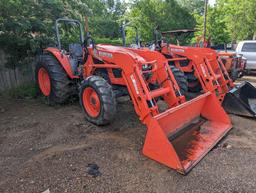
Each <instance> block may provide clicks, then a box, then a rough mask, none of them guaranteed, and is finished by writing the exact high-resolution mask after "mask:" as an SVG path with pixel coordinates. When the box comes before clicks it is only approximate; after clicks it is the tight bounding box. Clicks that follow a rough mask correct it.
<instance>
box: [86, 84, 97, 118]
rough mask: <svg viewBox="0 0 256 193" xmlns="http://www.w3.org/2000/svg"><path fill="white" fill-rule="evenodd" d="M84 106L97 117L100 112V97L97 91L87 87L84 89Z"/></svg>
mask: <svg viewBox="0 0 256 193" xmlns="http://www.w3.org/2000/svg"><path fill="white" fill-rule="evenodd" d="M83 106H84V109H85V110H86V112H87V113H88V115H89V116H91V117H94V118H95V117H97V116H99V114H100V99H99V96H98V94H97V93H96V91H95V90H94V89H93V88H91V87H87V88H85V89H84V91H83Z"/></svg>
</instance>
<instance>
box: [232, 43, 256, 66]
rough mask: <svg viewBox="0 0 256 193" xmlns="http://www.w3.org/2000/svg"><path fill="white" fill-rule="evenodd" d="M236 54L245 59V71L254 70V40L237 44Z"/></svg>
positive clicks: (255, 59)
mask: <svg viewBox="0 0 256 193" xmlns="http://www.w3.org/2000/svg"><path fill="white" fill-rule="evenodd" d="M236 53H237V54H242V55H243V56H244V57H245V58H246V59H247V65H246V70H247V71H250V70H256V40H248V41H242V42H239V43H238V45H237V48H236Z"/></svg>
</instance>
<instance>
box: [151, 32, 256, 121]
mask: <svg viewBox="0 0 256 193" xmlns="http://www.w3.org/2000/svg"><path fill="white" fill-rule="evenodd" d="M190 31H191V30H190ZM183 32H184V30H175V31H167V32H161V35H162V36H170V37H171V38H172V37H173V36H175V34H177V33H183ZM157 33H158V31H157V29H156V30H155V44H156V45H157V46H156V47H157V50H158V51H159V52H161V53H162V54H163V55H164V56H165V57H166V58H167V60H168V62H169V65H170V66H175V67H177V68H178V69H180V70H181V71H182V72H184V73H185V75H186V78H187V81H188V91H189V93H188V94H189V95H190V96H197V95H198V94H200V93H202V92H208V91H211V92H213V93H215V94H216V96H217V98H218V99H219V101H220V103H222V105H223V107H224V108H225V110H226V111H227V112H228V113H233V114H237V115H242V116H248V117H256V88H255V87H254V86H252V85H251V84H250V83H249V82H244V83H242V84H240V85H239V86H237V87H236V86H235V85H234V83H233V81H232V79H231V78H230V76H229V73H228V71H227V69H226V67H225V65H224V64H223V61H222V59H221V58H220V56H219V55H218V54H217V52H216V51H215V50H212V49H210V48H200V47H188V46H180V45H173V44H168V43H165V42H164V41H158V40H157Z"/></svg>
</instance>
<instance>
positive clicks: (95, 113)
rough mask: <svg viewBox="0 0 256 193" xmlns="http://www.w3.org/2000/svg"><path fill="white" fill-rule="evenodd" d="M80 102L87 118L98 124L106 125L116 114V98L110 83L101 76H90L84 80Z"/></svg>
mask: <svg viewBox="0 0 256 193" xmlns="http://www.w3.org/2000/svg"><path fill="white" fill-rule="evenodd" d="M79 97H80V104H81V106H82V108H83V111H84V113H85V118H86V119H87V120H88V121H89V122H91V123H94V124H96V125H106V124H109V123H111V121H113V119H114V117H115V114H116V99H115V95H114V92H113V90H112V87H111V86H110V85H109V83H108V82H107V81H106V80H105V79H103V78H101V77H99V76H90V77H88V78H87V79H85V80H84V81H83V82H82V85H81V88H80V93H79Z"/></svg>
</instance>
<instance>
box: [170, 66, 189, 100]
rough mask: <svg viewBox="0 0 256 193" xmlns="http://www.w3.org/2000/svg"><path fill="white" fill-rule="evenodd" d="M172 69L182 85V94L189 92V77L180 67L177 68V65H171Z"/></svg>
mask: <svg viewBox="0 0 256 193" xmlns="http://www.w3.org/2000/svg"><path fill="white" fill-rule="evenodd" d="M170 68H171V71H172V73H173V75H174V77H175V79H176V82H177V84H178V85H179V87H180V92H181V94H182V95H185V94H186V92H188V81H187V78H186V76H185V74H184V72H182V71H181V70H180V69H178V68H176V67H175V66H170Z"/></svg>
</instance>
